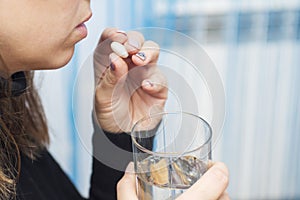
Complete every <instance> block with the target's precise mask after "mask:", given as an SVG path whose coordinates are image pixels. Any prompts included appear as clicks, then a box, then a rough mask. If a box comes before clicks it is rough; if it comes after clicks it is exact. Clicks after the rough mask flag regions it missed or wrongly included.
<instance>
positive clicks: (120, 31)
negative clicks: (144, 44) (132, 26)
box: [116, 30, 127, 36]
mask: <svg viewBox="0 0 300 200" xmlns="http://www.w3.org/2000/svg"><path fill="white" fill-rule="evenodd" d="M116 32H117V33H122V34H124V35H126V36H127V33H126V32H125V31H123V30H117V31H116Z"/></svg>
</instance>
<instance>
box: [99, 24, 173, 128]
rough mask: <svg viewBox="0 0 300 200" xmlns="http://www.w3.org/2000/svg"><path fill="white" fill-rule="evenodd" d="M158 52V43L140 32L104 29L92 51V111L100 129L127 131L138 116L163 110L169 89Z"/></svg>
mask: <svg viewBox="0 0 300 200" xmlns="http://www.w3.org/2000/svg"><path fill="white" fill-rule="evenodd" d="M158 56H159V46H158V44H156V43H155V42H152V41H147V40H146V41H145V39H144V36H143V35H142V34H141V33H139V32H136V31H128V32H124V31H119V30H117V29H114V28H110V29H106V30H105V31H104V32H103V34H102V36H101V39H100V42H99V45H98V47H97V48H96V50H95V53H94V72H95V78H96V90H95V111H96V116H97V120H98V122H99V124H100V126H101V128H102V129H104V130H106V131H108V132H113V133H121V132H128V131H130V129H131V127H132V125H133V123H135V121H137V120H138V119H140V118H141V117H143V116H146V115H148V114H149V113H151V112H153V111H157V112H160V111H163V108H164V104H165V101H166V99H167V93H168V92H167V91H168V89H167V87H166V85H167V83H166V80H165V77H164V76H163V74H162V73H161V71H160V70H159V68H158V67H157V60H158Z"/></svg>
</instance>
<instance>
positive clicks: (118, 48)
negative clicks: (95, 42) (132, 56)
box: [110, 42, 128, 58]
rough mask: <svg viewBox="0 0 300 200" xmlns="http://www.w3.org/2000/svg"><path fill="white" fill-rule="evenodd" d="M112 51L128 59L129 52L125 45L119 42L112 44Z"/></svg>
mask: <svg viewBox="0 0 300 200" xmlns="http://www.w3.org/2000/svg"><path fill="white" fill-rule="evenodd" d="M110 47H111V49H112V50H113V51H114V52H115V53H116V54H117V55H118V56H120V57H122V58H127V57H128V52H127V50H126V48H125V47H124V45H122V44H120V43H119V42H112V43H111V45H110Z"/></svg>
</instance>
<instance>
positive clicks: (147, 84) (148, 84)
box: [145, 80, 154, 87]
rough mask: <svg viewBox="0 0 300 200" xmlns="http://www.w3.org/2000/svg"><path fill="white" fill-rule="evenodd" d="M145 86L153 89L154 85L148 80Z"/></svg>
mask: <svg viewBox="0 0 300 200" xmlns="http://www.w3.org/2000/svg"><path fill="white" fill-rule="evenodd" d="M145 86H148V87H153V86H154V84H153V83H152V82H151V81H149V80H147V81H146V84H145Z"/></svg>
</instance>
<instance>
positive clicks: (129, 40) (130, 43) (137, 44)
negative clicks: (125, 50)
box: [128, 38, 141, 49]
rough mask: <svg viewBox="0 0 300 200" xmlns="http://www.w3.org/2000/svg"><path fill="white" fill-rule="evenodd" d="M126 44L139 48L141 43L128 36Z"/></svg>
mask: <svg viewBox="0 0 300 200" xmlns="http://www.w3.org/2000/svg"><path fill="white" fill-rule="evenodd" d="M128 44H129V45H130V46H132V47H133V48H135V49H140V48H141V44H140V43H139V41H137V40H135V39H134V38H128Z"/></svg>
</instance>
